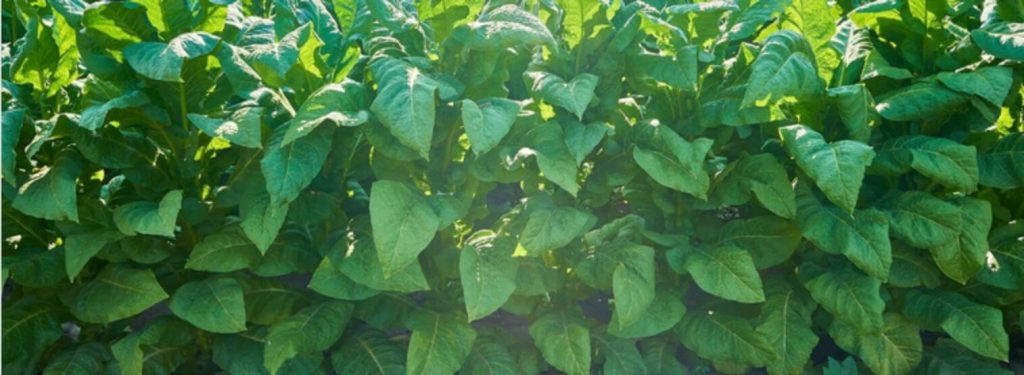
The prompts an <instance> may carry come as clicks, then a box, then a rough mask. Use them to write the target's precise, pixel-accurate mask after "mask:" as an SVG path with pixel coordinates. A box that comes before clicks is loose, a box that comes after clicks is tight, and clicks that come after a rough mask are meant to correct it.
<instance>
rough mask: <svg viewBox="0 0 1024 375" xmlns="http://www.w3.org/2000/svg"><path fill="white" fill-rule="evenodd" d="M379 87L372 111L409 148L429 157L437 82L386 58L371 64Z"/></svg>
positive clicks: (416, 69)
mask: <svg viewBox="0 0 1024 375" xmlns="http://www.w3.org/2000/svg"><path fill="white" fill-rule="evenodd" d="M370 69H371V70H372V71H373V75H374V77H375V79H376V80H377V83H378V85H379V88H378V90H377V98H376V99H374V100H373V104H372V105H371V106H370V110H371V111H373V114H374V116H376V117H377V119H378V120H380V122H381V123H382V124H384V126H385V127H387V128H388V130H390V131H391V134H392V135H394V136H395V138H397V139H398V141H399V142H401V143H402V144H403V145H405V146H406V147H409V148H411V149H413V150H414V151H416V153H417V154H419V156H420V157H421V158H424V159H430V142H431V138H432V137H433V132H434V92H435V91H436V90H437V87H438V84H437V82H436V81H434V80H433V79H431V78H429V77H427V76H425V75H424V74H423V73H422V72H420V70H419V69H418V68H416V67H413V66H411V65H409V64H407V63H405V62H403V61H401V60H396V59H391V58H383V59H380V60H377V61H375V62H373V63H372V64H371V65H370Z"/></svg>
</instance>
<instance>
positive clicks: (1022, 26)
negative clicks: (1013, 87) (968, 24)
mask: <svg viewBox="0 0 1024 375" xmlns="http://www.w3.org/2000/svg"><path fill="white" fill-rule="evenodd" d="M1022 31H1024V23H996V24H993V25H990V26H986V27H982V28H980V29H977V30H973V31H971V40H973V41H974V44H975V45H977V46H978V47H979V48H981V50H982V51H985V52H986V53H988V54H990V55H992V56H995V57H998V58H1001V59H1010V60H1020V61H1024V51H1022V49H1021V48H1020V46H1021V45H1024V36H1021V33H1022Z"/></svg>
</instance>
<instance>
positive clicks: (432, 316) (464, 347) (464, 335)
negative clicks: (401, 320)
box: [406, 311, 476, 374]
mask: <svg viewBox="0 0 1024 375" xmlns="http://www.w3.org/2000/svg"><path fill="white" fill-rule="evenodd" d="M409 329H411V330H412V337H410V338H409V352H408V366H409V367H408V371H406V374H424V373H428V374H432V373H444V374H448V373H455V372H456V371H458V370H459V368H461V367H462V363H463V361H465V360H466V357H467V356H468V355H469V352H470V350H471V349H472V347H473V340H475V339H476V331H475V330H473V327H471V326H470V325H469V323H467V320H466V319H465V317H462V316H461V314H451V313H448V314H441V313H436V312H432V311H423V312H421V313H419V314H416V315H414V316H412V317H411V318H410V320H409Z"/></svg>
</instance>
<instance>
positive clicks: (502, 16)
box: [466, 4, 555, 50]
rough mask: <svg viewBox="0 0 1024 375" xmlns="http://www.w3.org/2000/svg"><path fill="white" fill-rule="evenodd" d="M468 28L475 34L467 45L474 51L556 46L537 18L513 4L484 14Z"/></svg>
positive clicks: (549, 33) (472, 34)
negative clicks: (543, 45) (544, 45)
mask: <svg viewBox="0 0 1024 375" xmlns="http://www.w3.org/2000/svg"><path fill="white" fill-rule="evenodd" d="M469 28H470V30H472V33H471V37H470V38H469V40H468V41H467V42H466V45H467V46H469V47H470V48H474V49H497V50H501V49H505V48H508V47H514V46H523V45H527V46H533V45H539V44H549V45H553V44H554V43H555V40H554V37H552V36H551V32H550V31H548V28H547V27H545V26H544V24H543V23H541V21H540V20H539V19H537V17H536V16H534V15H533V14H531V13H529V12H527V11H525V10H523V9H521V8H519V7H517V6H513V5H511V4H509V5H503V6H500V7H497V8H495V9H494V10H492V11H490V12H487V13H485V14H482V15H481V16H480V17H479V18H477V20H476V21H475V22H471V23H470V24H469Z"/></svg>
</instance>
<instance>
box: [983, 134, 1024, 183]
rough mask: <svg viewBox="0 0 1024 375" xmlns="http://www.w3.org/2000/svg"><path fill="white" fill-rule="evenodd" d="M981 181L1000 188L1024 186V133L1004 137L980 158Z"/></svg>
mask: <svg viewBox="0 0 1024 375" xmlns="http://www.w3.org/2000/svg"><path fill="white" fill-rule="evenodd" d="M978 167H979V168H978V170H979V181H980V182H981V184H982V185H985V186H991V187H994V188H999V189H1013V188H1015V187H1021V186H1024V134H1021V133H1013V134H1010V135H1007V136H1006V137H1003V138H1002V139H1000V140H999V142H997V143H996V144H995V146H994V147H993V148H992V149H991V150H989V151H988V152H986V153H985V154H983V155H981V156H980V157H979V158H978Z"/></svg>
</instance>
